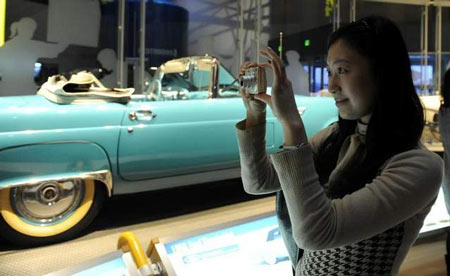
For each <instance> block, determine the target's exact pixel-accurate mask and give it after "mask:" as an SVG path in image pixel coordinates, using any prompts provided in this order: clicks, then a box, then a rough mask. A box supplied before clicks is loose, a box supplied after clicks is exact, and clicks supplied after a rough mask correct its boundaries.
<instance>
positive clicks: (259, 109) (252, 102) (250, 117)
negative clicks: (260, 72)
mask: <svg viewBox="0 0 450 276" xmlns="http://www.w3.org/2000/svg"><path fill="white" fill-rule="evenodd" d="M256 66H258V64H257V63H256V62H251V61H248V62H246V63H244V64H243V65H242V66H241V70H240V72H239V77H241V76H243V75H244V73H245V69H247V68H251V67H256ZM240 92H241V96H242V100H243V101H244V105H245V108H246V110H247V119H246V122H245V127H246V128H250V127H253V126H256V125H259V124H263V123H265V122H266V104H265V103H264V102H263V101H260V100H258V99H256V98H255V97H254V96H253V95H252V94H249V93H247V92H245V90H244V89H242V88H241V89H240Z"/></svg>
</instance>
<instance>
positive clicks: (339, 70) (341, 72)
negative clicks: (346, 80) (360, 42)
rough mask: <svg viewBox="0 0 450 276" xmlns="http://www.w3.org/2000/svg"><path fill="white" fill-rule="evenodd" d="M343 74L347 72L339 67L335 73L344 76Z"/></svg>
mask: <svg viewBox="0 0 450 276" xmlns="http://www.w3.org/2000/svg"><path fill="white" fill-rule="evenodd" d="M345 72H347V70H345V69H344V68H342V67H339V68H338V69H337V73H338V74H339V75H342V74H345Z"/></svg>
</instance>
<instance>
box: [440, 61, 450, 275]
mask: <svg viewBox="0 0 450 276" xmlns="http://www.w3.org/2000/svg"><path fill="white" fill-rule="evenodd" d="M441 95H442V101H441V106H440V108H439V119H438V123H439V132H440V133H441V139H442V145H443V146H444V164H445V165H444V167H445V170H444V171H445V173H444V181H443V182H442V190H443V192H444V199H445V204H446V206H447V212H448V213H449V214H450V68H449V69H447V72H446V73H445V75H444V81H443V82H442V91H441ZM449 252H450V233H448V234H447V254H446V255H445V262H446V264H447V272H448V273H449V274H450V255H449Z"/></svg>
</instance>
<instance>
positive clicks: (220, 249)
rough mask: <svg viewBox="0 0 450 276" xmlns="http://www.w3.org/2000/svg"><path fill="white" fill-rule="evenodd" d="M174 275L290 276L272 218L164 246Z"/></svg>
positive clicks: (284, 250) (274, 219)
mask: <svg viewBox="0 0 450 276" xmlns="http://www.w3.org/2000/svg"><path fill="white" fill-rule="evenodd" d="M165 249H166V251H167V255H168V257H169V259H170V262H171V263H172V266H173V268H174V269H175V272H176V275H180V276H183V275H186V276H188V275H196V276H203V275H205V276H206V275H208V276H209V275H211V272H212V271H214V275H216V276H221V275H224V276H225V275H227V276H228V275H236V276H237V275H242V276H244V275H245V276H247V275H261V276H264V275H292V267H291V262H290V261H289V257H288V253H287V250H286V247H285V246H284V243H283V239H282V238H281V233H280V230H279V228H278V223H277V220H276V217H275V216H271V217H267V218H263V219H258V220H254V221H250V222H247V223H243V224H239V225H236V226H232V227H228V228H224V229H221V230H217V231H213V232H208V233H205V234H202V235H197V236H193V237H190V238H186V239H180V240H177V241H174V242H170V243H165Z"/></svg>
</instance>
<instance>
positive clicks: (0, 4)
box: [0, 0, 6, 47]
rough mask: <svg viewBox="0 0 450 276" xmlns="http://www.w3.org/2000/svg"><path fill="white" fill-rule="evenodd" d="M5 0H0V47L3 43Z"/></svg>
mask: <svg viewBox="0 0 450 276" xmlns="http://www.w3.org/2000/svg"><path fill="white" fill-rule="evenodd" d="M5 22H6V0H0V47H2V46H3V44H5V28H6V26H5Z"/></svg>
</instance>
